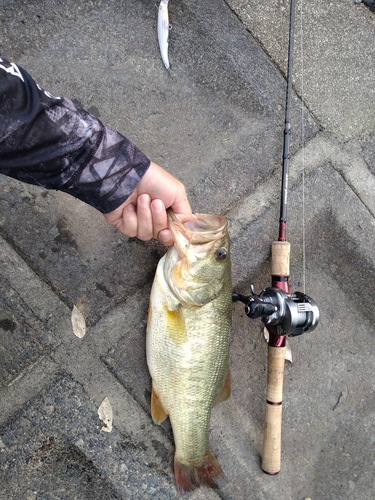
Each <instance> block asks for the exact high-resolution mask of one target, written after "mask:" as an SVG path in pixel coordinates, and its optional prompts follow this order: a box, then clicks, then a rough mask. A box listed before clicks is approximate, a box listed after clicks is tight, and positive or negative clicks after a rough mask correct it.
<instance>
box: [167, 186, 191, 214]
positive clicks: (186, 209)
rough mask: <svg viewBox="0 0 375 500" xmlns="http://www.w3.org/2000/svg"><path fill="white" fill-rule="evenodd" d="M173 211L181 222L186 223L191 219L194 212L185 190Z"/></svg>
mask: <svg viewBox="0 0 375 500" xmlns="http://www.w3.org/2000/svg"><path fill="white" fill-rule="evenodd" d="M171 209H172V210H173V212H174V213H175V214H176V215H177V216H178V218H179V220H180V221H181V222H182V223H184V222H187V221H189V220H190V219H191V216H192V210H191V206H190V203H189V200H188V197H187V195H186V192H185V188H183V191H182V192H181V193H179V196H177V197H176V198H175V200H174V202H173V203H172V205H171Z"/></svg>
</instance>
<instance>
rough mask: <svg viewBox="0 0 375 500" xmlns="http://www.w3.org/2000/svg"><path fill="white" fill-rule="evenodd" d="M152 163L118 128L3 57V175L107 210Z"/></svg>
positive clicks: (0, 139) (0, 67) (0, 82)
mask: <svg viewBox="0 0 375 500" xmlns="http://www.w3.org/2000/svg"><path fill="white" fill-rule="evenodd" d="M149 165H150V160H149V159H148V158H147V156H145V155H144V154H143V153H142V152H141V151H140V150H139V149H138V148H137V147H136V146H135V145H134V144H132V143H131V142H130V141H128V140H127V139H126V138H125V137H123V136H122V135H120V134H119V133H118V132H116V131H115V130H113V129H111V128H110V127H106V126H104V125H103V124H102V123H101V122H100V121H99V120H98V119H97V118H95V117H94V116H92V115H90V114H89V113H87V112H86V111H84V110H82V109H80V108H79V107H77V106H76V105H75V104H74V103H73V102H72V101H70V100H68V99H66V98H59V97H53V96H51V95H50V94H49V93H48V92H45V91H44V90H42V89H40V88H39V87H38V86H37V85H36V83H35V82H34V80H33V79H32V78H31V76H30V75H29V74H28V73H27V72H26V71H24V70H23V69H22V68H19V67H17V66H15V65H11V64H10V63H9V62H8V61H6V60H5V59H0V172H1V173H3V174H5V175H8V176H11V177H14V178H16V179H19V180H21V181H24V182H28V183H31V184H36V185H40V186H44V187H46V188H49V189H58V190H61V191H65V192H67V193H69V194H72V195H73V196H75V197H77V198H79V199H81V200H82V201H84V202H86V203H88V204H89V205H91V206H93V207H95V208H96V209H98V210H99V211H101V212H102V213H108V212H111V211H113V210H114V209H116V208H117V207H119V206H120V205H121V204H122V203H123V202H124V201H126V200H127V198H128V197H129V196H130V194H131V193H132V192H133V191H134V189H135V188H136V187H137V185H138V183H139V181H140V179H141V178H142V177H143V175H144V174H145V172H146V171H147V169H148V167H149Z"/></svg>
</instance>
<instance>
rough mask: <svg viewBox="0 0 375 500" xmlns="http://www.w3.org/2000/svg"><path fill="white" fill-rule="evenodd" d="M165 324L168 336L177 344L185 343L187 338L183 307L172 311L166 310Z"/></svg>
mask: <svg viewBox="0 0 375 500" xmlns="http://www.w3.org/2000/svg"><path fill="white" fill-rule="evenodd" d="M165 326H166V333H167V335H168V337H169V338H170V339H171V340H172V341H173V342H174V343H175V344H183V343H184V342H185V340H186V328H185V320H184V316H183V313H182V310H181V307H179V308H177V309H175V310H173V311H171V310H169V309H167V310H166V313H165Z"/></svg>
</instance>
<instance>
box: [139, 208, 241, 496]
mask: <svg viewBox="0 0 375 500" xmlns="http://www.w3.org/2000/svg"><path fill="white" fill-rule="evenodd" d="M168 225H169V229H170V230H171V231H172V234H173V239H174V245H173V246H172V247H170V248H169V249H168V252H167V253H166V255H164V257H163V258H162V259H161V260H160V262H159V264H158V267H157V270H156V275H155V279H154V283H153V286H152V291H151V298H150V307H149V317H148V325H147V342H146V345H147V347H146V349H147V364H148V367H149V370H150V373H151V377H152V395H151V415H152V418H153V420H154V422H156V423H158V424H160V423H161V422H163V420H165V419H166V418H167V416H169V418H170V421H171V425H172V429H173V437H174V441H175V458H174V471H175V478H176V486H177V490H178V492H179V493H180V494H184V493H187V492H189V491H192V490H194V489H195V488H198V487H199V486H201V485H202V486H209V487H212V488H217V487H220V486H223V485H225V484H226V478H225V476H224V473H223V471H222V470H221V468H220V466H219V464H218V462H217V460H216V459H215V457H214V456H213V454H212V453H211V452H210V451H209V448H208V430H209V421H210V416H211V409H212V407H213V406H214V405H215V404H216V403H218V402H220V401H224V400H226V399H227V398H228V397H229V396H230V373H229V336H230V328H231V315H232V283H231V263H230V251H229V236H228V231H227V221H226V218H225V217H220V216H214V215H203V214H196V215H195V216H193V219H192V220H191V221H189V222H188V223H186V224H185V225H184V224H182V223H180V222H179V221H178V219H177V218H176V216H175V215H174V214H173V212H171V211H168Z"/></svg>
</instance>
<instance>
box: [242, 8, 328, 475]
mask: <svg viewBox="0 0 375 500" xmlns="http://www.w3.org/2000/svg"><path fill="white" fill-rule="evenodd" d="M294 11H295V0H291V3H290V24H289V51H288V74H287V91H286V105H285V128H284V147H283V163H282V179H281V197H280V218H279V237H278V240H277V241H274V242H273V243H272V245H271V276H272V286H271V287H268V288H265V289H264V290H263V291H262V292H261V293H260V294H259V295H256V293H255V291H254V287H253V285H251V295H250V296H244V295H241V294H239V293H233V301H234V302H236V301H240V302H243V303H244V304H245V313H246V315H247V316H248V317H249V318H252V319H255V318H261V319H262V321H263V323H264V324H265V327H266V328H267V330H268V333H269V341H268V367H267V392H266V415H265V423H264V438H263V453H262V470H263V472H265V473H266V474H270V475H275V474H278V472H279V471H280V464H281V420H282V398H283V381H284V365H285V349H286V339H287V337H288V336H289V337H294V336H296V335H301V334H302V333H304V332H307V331H312V330H314V329H315V328H316V327H317V325H318V323H319V309H318V306H317V305H316V303H315V302H314V300H313V299H312V298H311V297H309V296H308V295H306V294H305V293H302V292H294V293H291V292H290V285H289V262H290V243H289V242H288V241H287V240H286V221H287V199H288V174H289V160H290V155H289V149H290V134H291V127H290V105H291V94H292V70H293V42H294Z"/></svg>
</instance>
